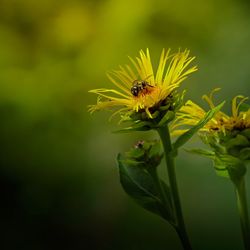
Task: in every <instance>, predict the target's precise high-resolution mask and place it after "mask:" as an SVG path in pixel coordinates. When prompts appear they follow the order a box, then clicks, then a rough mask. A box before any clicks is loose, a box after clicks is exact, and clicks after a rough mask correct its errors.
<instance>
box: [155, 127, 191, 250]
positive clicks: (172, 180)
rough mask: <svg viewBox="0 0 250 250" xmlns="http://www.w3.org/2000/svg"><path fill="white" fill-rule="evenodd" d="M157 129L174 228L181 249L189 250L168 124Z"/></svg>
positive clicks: (189, 245)
mask: <svg viewBox="0 0 250 250" xmlns="http://www.w3.org/2000/svg"><path fill="white" fill-rule="evenodd" d="M157 131H158V133H159V135H160V138H161V140H162V144H163V147H164V151H165V159H166V164H167V171H168V178H169V184H170V190H171V194H172V199H173V206H174V211H175V216H176V226H175V229H176V232H177V234H178V235H179V238H180V240H181V242H182V246H183V249H185V250H191V249H192V247H191V244H190V241H189V238H188V234H187V231H186V227H185V223H184V218H183V214H182V209H181V202H180V197H179V192H178V186H177V181H176V174H175V161H174V156H173V154H172V143H171V138H170V134H169V128H168V126H166V127H161V128H158V130H157Z"/></svg>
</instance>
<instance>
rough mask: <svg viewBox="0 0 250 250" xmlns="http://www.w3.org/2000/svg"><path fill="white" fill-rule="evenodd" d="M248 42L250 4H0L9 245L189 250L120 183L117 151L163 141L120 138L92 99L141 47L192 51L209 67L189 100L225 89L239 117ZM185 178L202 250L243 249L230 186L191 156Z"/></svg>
mask: <svg viewBox="0 0 250 250" xmlns="http://www.w3.org/2000/svg"><path fill="white" fill-rule="evenodd" d="M249 44H250V5H249V1H247V0H245V1H243V0H241V1H236V0H234V1H233V0H227V1H226V0H222V1H215V0H205V1H200V0H193V1H184V0H182V1H181V0H176V1H170V0H167V1H160V0H156V1H155V0H146V1H142V0H139V1H135V0H105V1H101V0H94V1H93V0H87V1H80V0H72V1H69V0H68V1H66V0H61V1H57V0H0V142H1V151H0V152H1V153H0V163H1V169H0V194H1V205H0V226H1V228H2V233H1V238H2V239H1V241H0V245H1V246H0V247H1V249H4V250H5V249H25V250H44V249H46V250H47V249H53V250H55V249H68V250H76V249H88V250H89V249H94V250H96V249H98V250H99V249H100V250H118V249H119V250H149V249H150V250H151V249H153V250H165V249H171V250H175V249H176V250H178V249H181V247H180V243H179V240H178V239H177V236H176V234H175V232H174V231H173V230H172V228H171V227H170V226H169V225H168V224H165V222H163V221H162V220H161V219H160V218H158V217H156V216H154V215H151V214H150V213H148V212H146V211H144V210H142V209H141V208H140V207H138V206H137V205H136V204H134V203H133V201H132V200H130V199H129V197H127V195H126V194H125V193H124V192H123V190H122V189H121V187H120V185H119V180H118V171H117V164H116V160H115V158H116V155H117V153H118V152H123V151H125V150H127V149H128V148H129V147H130V146H131V145H132V144H133V143H134V142H135V141H136V140H137V139H140V138H145V136H147V137H149V138H155V137H156V135H155V134H154V133H147V134H143V133H135V134H128V135H124V134H122V135H115V134H112V133H111V131H112V130H114V129H117V125H116V123H115V122H112V123H109V122H108V117H109V116H110V113H105V112H102V113H97V114H95V115H93V116H91V115H90V114H89V113H88V112H87V105H88V104H93V103H95V101H96V97H95V96H94V95H93V94H89V93H87V91H88V90H89V89H93V88H100V87H108V88H109V87H111V86H112V84H111V83H110V82H109V81H108V79H107V78H106V76H105V72H106V71H107V70H109V69H113V68H116V67H117V66H118V65H119V64H124V63H127V62H128V59H127V55H131V56H132V57H134V56H137V54H138V51H139V50H140V49H145V48H147V47H149V48H150V51H151V55H152V58H153V61H154V62H157V60H158V58H159V55H160V52H161V50H162V48H163V47H165V48H168V47H171V48H172V49H173V50H177V49H178V48H182V49H185V48H188V49H190V50H191V54H192V55H195V56H196V57H197V59H196V64H197V65H198V67H199V71H198V72H197V73H195V74H193V75H192V76H190V78H189V79H188V80H187V81H185V83H184V84H183V86H184V88H187V89H188V94H187V98H193V99H194V100H195V101H196V102H198V103H201V100H200V96H201V95H202V94H204V93H208V92H209V91H210V90H211V89H212V88H215V87H222V88H223V90H222V91H221V92H220V93H219V94H218V101H221V100H223V99H227V101H228V102H227V108H228V109H229V106H230V102H229V100H230V99H231V98H232V97H233V96H234V95H236V94H244V95H246V96H248V95H249V90H250V87H249V82H250V70H249V68H250V63H249V62H250V59H249V58H250V57H249V55H250V46H249ZM197 144H198V146H200V144H199V140H198V139H195V140H193V142H192V144H189V145H187V146H186V147H191V146H197ZM161 168H162V169H161V171H163V170H164V168H163V166H161ZM177 175H178V181H179V186H180V191H181V199H182V202H183V208H184V215H185V219H186V224H187V228H188V231H189V234H190V238H191V240H192V243H193V246H194V249H197V250H198V249H199V250H204V249H214V250H217V249H218V250H221V249H227V250H230V249H232V250H238V249H239V250H240V249H242V247H243V245H242V242H241V235H240V225H239V218H238V215H237V208H236V204H235V196H234V191H233V187H232V185H231V183H230V182H229V181H227V180H226V179H223V178H219V177H217V176H216V175H215V172H214V171H213V168H212V163H211V162H210V161H208V160H206V159H202V158H199V157H195V156H193V155H189V154H187V153H185V152H184V151H181V153H180V157H179V159H178V166H177ZM248 179H249V177H248ZM248 194H250V190H249V188H248ZM248 197H249V196H248Z"/></svg>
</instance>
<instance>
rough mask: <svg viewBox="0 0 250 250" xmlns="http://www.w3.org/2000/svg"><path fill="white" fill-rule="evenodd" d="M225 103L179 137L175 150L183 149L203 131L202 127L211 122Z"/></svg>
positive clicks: (175, 143) (210, 111)
mask: <svg viewBox="0 0 250 250" xmlns="http://www.w3.org/2000/svg"><path fill="white" fill-rule="evenodd" d="M224 103H225V102H222V103H221V104H219V105H218V106H216V107H215V108H213V109H211V110H209V111H208V112H207V113H206V114H205V116H204V118H203V119H201V120H200V121H199V122H198V124H197V125H195V126H193V127H192V128H190V129H189V130H188V131H186V132H185V133H184V134H182V135H181V136H179V137H178V138H177V139H176V141H175V142H174V143H173V149H174V150H177V149H178V148H179V147H181V146H182V145H184V144H185V143H186V142H187V141H189V140H190V139H191V138H192V137H193V135H194V134H195V133H196V132H198V130H199V129H201V128H202V127H204V126H205V125H206V123H207V122H209V121H210V120H211V119H212V118H213V116H214V115H215V114H216V113H217V112H218V111H219V110H220V109H221V108H222V106H223V105H224Z"/></svg>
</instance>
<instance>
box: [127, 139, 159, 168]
mask: <svg viewBox="0 0 250 250" xmlns="http://www.w3.org/2000/svg"><path fill="white" fill-rule="evenodd" d="M162 157H163V153H162V150H161V143H160V141H156V140H155V141H138V142H137V143H136V144H135V145H134V147H133V148H131V149H130V150H129V151H128V152H127V153H126V154H125V158H126V160H128V161H132V162H134V163H135V164H136V165H138V166H139V167H141V168H144V169H151V168H156V167H157V166H158V165H159V164H160V162H161V159H162Z"/></svg>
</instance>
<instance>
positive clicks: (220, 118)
mask: <svg viewBox="0 0 250 250" xmlns="http://www.w3.org/2000/svg"><path fill="white" fill-rule="evenodd" d="M218 90H220V89H219V88H217V89H214V90H213V91H212V92H211V93H210V95H209V96H207V95H204V96H203V99H204V100H205V101H206V102H207V103H208V104H209V106H210V108H214V107H215V105H214V102H213V94H214V92H216V91H218ZM247 99H248V98H247V97H244V96H242V95H238V96H236V97H234V98H233V100H232V111H231V112H232V115H231V116H228V115H227V114H225V113H224V112H222V111H219V112H217V113H216V114H215V116H214V117H213V118H212V119H211V120H210V121H209V122H208V123H207V124H206V125H205V126H204V127H203V128H202V129H200V131H203V132H212V133H213V132H223V134H225V133H226V132H231V131H234V130H240V131H241V130H244V129H247V128H250V109H248V110H247V111H240V110H239V108H240V106H241V105H242V103H244V101H246V100H247ZM238 100H240V101H239V102H238ZM205 113H206V111H205V110H204V109H203V108H201V107H200V106H198V105H197V104H195V103H194V102H192V101H190V100H189V101H187V102H186V104H185V105H183V106H182V107H181V109H180V110H179V111H178V112H177V115H176V120H175V121H174V124H173V125H172V131H173V134H174V135H179V134H182V133H184V132H185V131H186V129H180V127H182V126H183V125H184V126H185V125H187V126H194V125H196V124H197V123H198V122H199V121H200V120H201V119H202V118H203V117H204V116H205Z"/></svg>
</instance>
